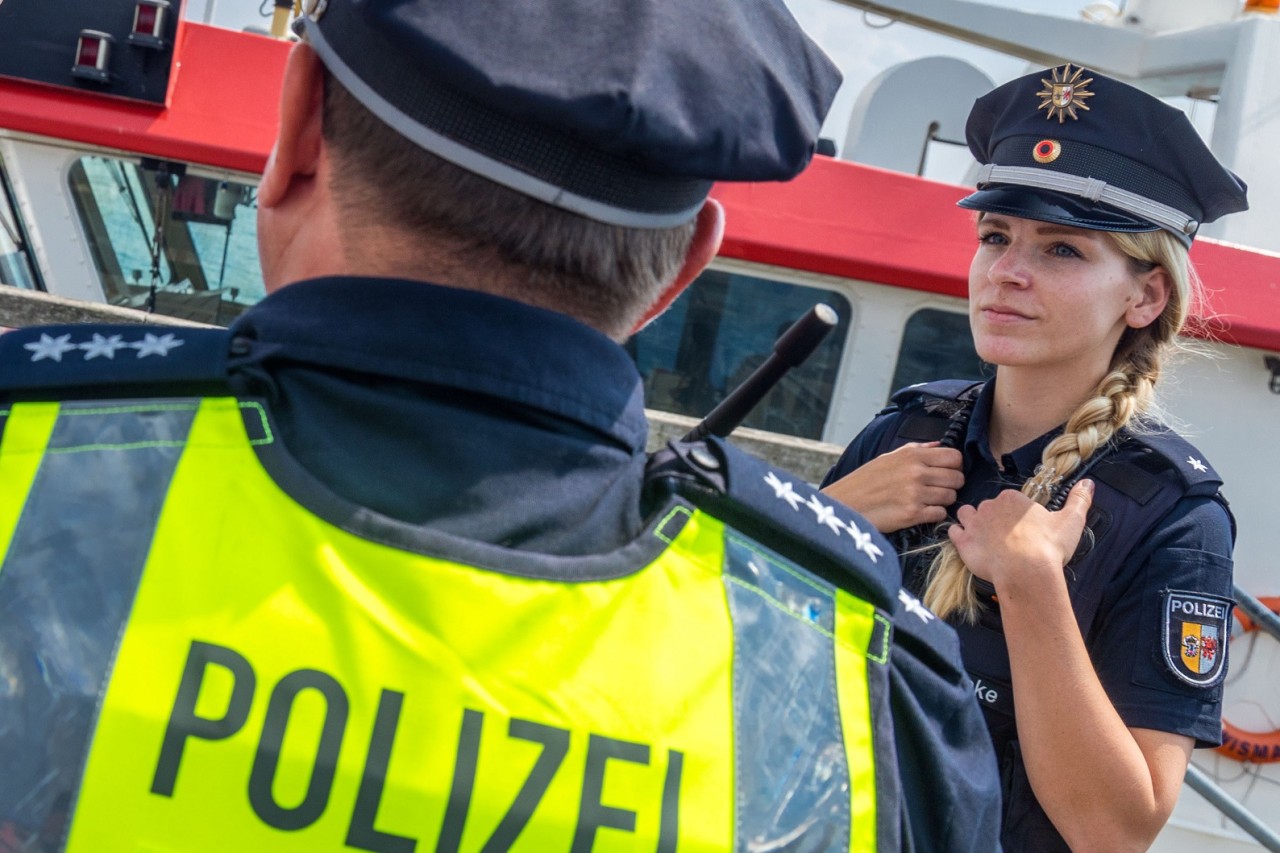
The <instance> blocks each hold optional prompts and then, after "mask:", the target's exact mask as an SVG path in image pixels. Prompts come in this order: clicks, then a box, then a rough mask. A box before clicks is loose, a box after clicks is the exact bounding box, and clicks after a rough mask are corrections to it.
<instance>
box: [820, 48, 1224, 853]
mask: <svg viewBox="0 0 1280 853" xmlns="http://www.w3.org/2000/svg"><path fill="white" fill-rule="evenodd" d="M967 137H968V143H969V147H970V150H971V151H972V152H973V154H974V155H975V157H977V159H978V161H979V163H980V164H982V167H981V172H980V176H979V182H978V191H977V192H975V193H973V194H972V195H970V196H968V197H967V198H965V199H963V200H962V201H961V202H960V206H961V207H965V208H969V209H971V210H976V211H979V214H978V216H977V239H978V247H977V251H976V253H975V255H974V259H973V262H972V265H971V268H970V273H969V287H970V294H969V297H970V323H971V327H972V330H973V336H974V342H975V345H976V348H977V351H978V353H979V355H980V356H981V357H982V358H983V359H984V360H985V361H987V362H989V363H991V364H994V365H995V366H996V369H995V378H994V379H993V380H992V381H990V382H987V383H985V384H984V385H980V386H978V385H973V384H972V383H956V382H940V383H930V384H926V385H924V386H917V387H913V388H910V389H906V390H905V391H903V392H900V393H899V394H897V395H896V396H895V397H894V405H893V406H891V407H890V408H889V409H887V410H886V411H885V412H883V413H882V414H881V415H880V416H879V417H877V418H876V419H875V420H874V421H873V422H872V423H871V424H870V425H869V426H868V427H867V428H866V429H865V430H864V431H863V432H862V433H861V434H860V435H859V436H858V437H857V438H856V439H855V440H854V441H853V443H852V444H851V445H850V446H849V448H848V450H847V451H846V452H845V454H844V456H843V457H842V459H841V460H840V462H839V463H838V464H837V465H836V467H835V468H834V469H833V470H832V471H831V472H830V474H829V475H828V477H827V479H826V483H825V484H824V486H825V487H826V491H827V492H828V493H829V494H831V495H833V496H836V497H839V498H841V499H842V500H844V501H845V502H847V503H849V504H850V505H852V506H855V507H857V508H859V509H860V510H861V511H862V512H863V513H864V514H865V515H867V516H868V518H869V519H871V520H872V521H873V523H876V524H877V526H879V527H880V528H881V530H882V531H884V532H895V531H896V536H897V538H898V542H897V543H896V544H898V545H899V546H903V547H906V548H908V549H909V547H910V546H911V545H913V544H915V545H919V544H921V543H920V536H921V535H928V534H932V535H933V537H934V541H935V542H937V547H936V548H924V549H917V551H916V552H915V554H914V556H908V558H907V562H908V566H907V569H908V572H907V584H908V587H909V588H911V589H914V590H915V591H917V592H920V593H922V594H923V596H924V598H925V601H926V603H927V604H928V605H929V606H931V607H932V608H933V609H934V610H935V611H936V612H937V613H938V614H939V615H940V616H943V617H944V618H946V619H948V620H949V621H951V622H953V623H955V624H957V626H958V627H959V629H960V631H961V643H962V649H963V653H964V658H965V665H966V668H967V669H968V670H969V671H970V674H971V675H972V676H973V678H974V681H975V685H976V688H977V693H978V697H979V699H980V700H981V701H982V703H983V706H984V711H985V713H986V715H987V723H988V728H989V729H990V731H991V734H992V738H993V741H994V743H995V746H996V749H997V753H998V756H999V759H1000V761H1001V767H1002V773H1003V783H1004V792H1005V805H1004V809H1005V813H1004V824H1003V830H1002V834H1003V841H1004V845H1005V849H1006V850H1015V851H1017V850H1035V851H1044V850H1056V849H1066V848H1067V847H1068V846H1070V847H1071V848H1075V849H1088V850H1129V849H1145V847H1146V846H1147V845H1148V844H1150V842H1151V840H1152V839H1153V838H1154V837H1155V835H1156V833H1157V832H1158V831H1159V830H1160V828H1161V826H1162V825H1163V824H1164V822H1165V821H1166V820H1167V818H1168V816H1169V814H1170V812H1171V810H1172V808H1173V805H1174V803H1175V801H1176V799H1177V793H1178V790H1179V787H1180V784H1181V781H1182V777H1183V774H1184V772H1185V770H1186V766H1187V762H1188V760H1189V757H1190V752H1191V749H1192V747H1193V746H1194V745H1196V744H1206V743H1210V744H1211V743H1216V742H1217V740H1218V738H1219V736H1220V724H1219V708H1220V698H1221V692H1220V691H1221V687H1220V685H1221V682H1222V678H1223V676H1224V674H1225V671H1226V654H1225V652H1226V650H1225V647H1224V646H1223V645H1222V643H1223V640H1224V638H1225V634H1226V630H1227V627H1228V620H1229V619H1230V609H1231V601H1230V598H1229V596H1230V594H1231V558H1230V555H1231V547H1232V521H1231V517H1230V514H1229V512H1228V510H1227V509H1226V506H1225V502H1224V501H1222V499H1221V498H1220V497H1219V495H1218V486H1219V485H1220V481H1219V479H1218V478H1217V476H1216V475H1215V474H1214V472H1213V469H1212V468H1211V467H1210V466H1209V465H1208V463H1207V462H1206V461H1205V460H1204V457H1203V456H1202V455H1201V454H1200V453H1199V452H1198V451H1196V449H1195V448H1194V447H1191V446H1190V445H1189V444H1187V443H1186V442H1185V441H1184V440H1183V439H1181V438H1180V437H1178V436H1177V435H1175V434H1174V433H1172V432H1171V431H1169V430H1168V429H1167V428H1166V427H1164V426H1163V425H1161V424H1160V423H1159V422H1158V421H1156V420H1155V419H1154V418H1153V417H1152V416H1151V415H1150V412H1151V410H1152V408H1153V392H1154V388H1155V385H1156V382H1157V380H1158V378H1159V376H1160V372H1161V367H1162V362H1163V360H1164V358H1165V355H1166V353H1167V352H1168V351H1169V350H1171V349H1173V348H1175V347H1176V346H1177V335H1178V333H1179V331H1180V330H1181V329H1182V327H1183V323H1184V321H1185V319H1186V317H1187V314H1188V310H1189V309H1190V308H1191V307H1192V306H1193V305H1194V297H1195V282H1196V280H1195V277H1194V273H1193V271H1192V270H1191V268H1190V267H1189V265H1188V258H1187V249H1188V248H1189V246H1190V243H1191V240H1192V237H1193V236H1194V234H1195V232H1196V230H1197V228H1198V227H1199V224H1200V223H1201V222H1204V221H1210V220H1213V219H1215V218H1217V217H1219V216H1220V215H1222V214H1225V213H1230V212H1233V211H1238V210H1242V209H1244V208H1245V207H1246V203H1245V188H1244V185H1243V184H1242V183H1241V182H1240V181H1239V180H1238V179H1237V178H1236V177H1235V176H1234V175H1232V174H1231V173H1230V172H1229V171H1227V170H1226V169H1224V168H1223V167H1222V166H1221V165H1220V164H1219V163H1218V162H1217V161H1216V160H1215V159H1214V157H1213V155H1212V154H1211V153H1210V152H1209V151H1208V150H1207V148H1206V147H1205V146H1204V144H1203V142H1202V141H1201V140H1200V138H1199V136H1198V135H1197V133H1196V131H1195V129H1194V128H1193V127H1192V125H1191V124H1190V123H1189V122H1188V121H1187V119H1186V117H1185V116H1184V115H1183V114H1182V113H1181V112H1179V111H1178V110H1176V109H1174V108H1172V107H1169V106H1167V105H1165V104H1163V103H1162V102H1160V101H1159V100H1157V99H1155V98H1153V97H1151V96H1149V95H1147V94H1145V93H1143V92H1141V91H1139V90H1137V89H1134V88H1132V87H1130V86H1127V85H1125V84H1122V83H1119V82H1117V81H1114V80H1110V79H1107V78H1105V77H1103V76H1101V75H1098V74H1095V73H1093V72H1091V71H1087V70H1085V69H1082V68H1077V67H1073V66H1071V65H1067V66H1063V67H1060V68H1056V69H1052V70H1051V71H1045V72H1043V73H1036V74H1030V75H1027V76H1025V77H1023V78H1021V79H1018V80H1014V81H1012V82H1010V83H1007V84H1005V85H1003V86H1000V87H998V88H997V89H995V90H994V91H992V92H990V93H988V94H987V95H985V96H983V97H982V98H980V99H979V100H978V101H977V102H976V104H975V105H974V109H973V111H972V113H971V114H970V117H969V122H968V127H967ZM1059 509H1060V511H1057V512H1054V511H1052V510H1059ZM948 516H949V517H950V518H951V519H952V520H953V521H954V523H953V524H951V525H950V526H949V527H947V528H946V532H945V535H942V534H941V533H940V532H939V533H935V531H940V530H941V528H922V527H914V528H913V526H915V525H924V524H931V523H934V522H939V521H942V520H943V519H944V518H946V517H948ZM1086 522H1087V523H1086ZM1082 531H1084V535H1083V536H1082V535H1081V534H1082ZM1064 567H1065V571H1064ZM1015 709H1016V712H1015Z"/></svg>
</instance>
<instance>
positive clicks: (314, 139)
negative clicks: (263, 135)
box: [258, 42, 324, 208]
mask: <svg viewBox="0 0 1280 853" xmlns="http://www.w3.org/2000/svg"><path fill="white" fill-rule="evenodd" d="M323 108H324V72H323V68H322V66H321V64H320V58H319V57H317V56H316V53H315V51H314V50H312V49H311V47H310V46H309V45H307V44H306V43H304V42H298V43H297V44H295V45H294V46H293V50H292V51H290V52H289V58H288V60H287V61H286V63H285V67H284V80H283V83H282V85H281V88H280V130H279V131H278V133H277V134H276V144H275V147H273V148H272V149H271V156H270V157H269V158H268V159H267V166H266V169H265V170H264V171H263V173H262V181H261V183H259V184H258V205H259V207H266V208H273V207H278V206H279V205H281V204H282V203H283V202H285V201H286V200H288V198H289V194H290V189H291V188H292V187H293V185H294V179H295V178H311V177H313V176H314V175H315V172H316V165H317V163H318V161H319V157H320V149H321V144H322V140H323V137H322V113H323Z"/></svg>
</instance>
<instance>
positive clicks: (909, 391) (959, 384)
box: [889, 379, 984, 408]
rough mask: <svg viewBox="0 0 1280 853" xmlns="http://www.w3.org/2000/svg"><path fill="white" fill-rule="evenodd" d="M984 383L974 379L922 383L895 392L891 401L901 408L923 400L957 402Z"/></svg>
mask: <svg viewBox="0 0 1280 853" xmlns="http://www.w3.org/2000/svg"><path fill="white" fill-rule="evenodd" d="M983 384H984V383H982V382H977V381H974V380H972V379H939V380H938V381H936V382H921V383H919V384H916V385H908V386H907V387H906V388H902V389H899V390H898V391H895V392H894V394H893V396H892V397H890V398H889V399H890V400H891V401H892V402H893V403H894V404H896V405H897V406H898V407H899V408H901V407H905V406H906V405H907V404H908V403H912V402H914V401H916V400H922V399H934V400H949V401H957V400H961V399H964V398H966V396H967V395H968V394H970V393H973V392H974V391H975V390H976V389H977V388H980V387H982V385H983Z"/></svg>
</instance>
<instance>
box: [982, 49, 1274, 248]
mask: <svg viewBox="0 0 1280 853" xmlns="http://www.w3.org/2000/svg"><path fill="white" fill-rule="evenodd" d="M965 135H966V138H967V140H968V143H969V150H970V151H972V152H973V156H974V157H975V158H977V160H978V163H979V164H980V165H981V168H980V170H979V173H978V191H977V192H975V193H973V194H972V195H970V196H967V197H966V198H964V199H962V200H961V201H960V202H959V204H960V206H961V207H967V208H970V209H973V210H982V211H987V212H990V213H1006V214H1009V215H1012V216H1021V217H1025V218H1027V219H1036V220H1042V221H1045V222H1056V223H1059V224H1063V225H1072V226H1075V227H1077V228H1088V229H1092V230H1098V231H1130V232H1136V231H1155V230H1157V229H1161V228H1163V229H1165V230H1166V231H1169V232H1170V233H1172V234H1174V235H1175V236H1176V237H1178V239H1179V240H1181V241H1182V242H1183V244H1184V245H1188V246H1189V245H1190V244H1191V239H1192V238H1193V237H1194V236H1195V233H1196V230H1197V229H1198V228H1199V227H1200V224H1201V223H1203V222H1212V221H1213V220H1215V219H1217V218H1218V217H1220V216H1223V215H1224V214H1227V213H1234V212H1236V211H1239V210H1245V209H1246V208H1248V206H1249V205H1248V202H1247V201H1246V199H1245V189H1246V188H1245V185H1244V182H1243V181H1241V180H1240V179H1239V178H1237V177H1236V176H1235V175H1233V174H1232V173H1231V172H1230V171H1228V170H1227V169H1225V168H1223V166H1222V164H1221V163H1219V162H1218V161H1217V159H1216V158H1215V157H1214V156H1213V154H1212V152H1210V151H1209V149H1208V147H1207V146H1206V145H1205V144H1204V141H1203V140H1202V139H1201V138H1200V134H1199V133H1197V132H1196V129H1195V127H1193V126H1192V124H1191V122H1190V121H1188V119H1187V117H1186V115H1184V114H1183V112H1182V111H1181V110H1179V109H1176V108H1175V107H1171V106H1169V105H1168V104H1166V103H1164V102H1163V101H1161V100H1159V99H1158V98H1155V97H1153V96H1151V95H1149V94H1147V93H1146V92H1143V91H1142V90H1140V89H1136V88H1134V87H1133V86H1129V85H1127V84H1125V83H1121V82H1119V81H1118V80H1112V79H1110V78H1108V77H1104V76H1103V75H1101V74H1097V73H1095V72H1093V71H1089V70H1088V69H1085V68H1081V67H1079V66H1073V65H1070V64H1068V65H1064V66H1059V67H1057V68H1051V69H1047V70H1045V71H1041V72H1037V73H1034V74H1028V75H1026V76H1025V77H1021V78H1019V79H1017V80H1013V81H1010V82H1008V83H1005V84H1004V85H1003V86H999V87H997V88H995V89H993V90H992V91H990V92H988V93H987V94H986V95H983V96H982V97H981V98H979V99H978V100H977V101H976V102H975V103H974V105H973V110H972V111H971V112H970V113H969V121H968V124H967V125H966V127H965Z"/></svg>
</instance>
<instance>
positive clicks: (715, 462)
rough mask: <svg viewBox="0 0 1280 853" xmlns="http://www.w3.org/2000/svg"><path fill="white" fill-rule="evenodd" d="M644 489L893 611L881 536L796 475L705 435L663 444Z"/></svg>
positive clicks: (892, 575) (895, 577)
mask: <svg viewBox="0 0 1280 853" xmlns="http://www.w3.org/2000/svg"><path fill="white" fill-rule="evenodd" d="M645 479H646V488H647V489H652V488H655V487H660V488H666V489H668V490H670V491H674V492H676V493H677V494H679V495H681V496H682V497H684V498H685V499H687V500H689V501H690V502H691V503H693V504H694V505H695V506H697V507H698V508H699V509H702V510H704V511H706V512H707V513H709V514H710V515H712V516H714V517H715V518H718V519H720V520H721V521H723V522H725V523H726V524H728V525H729V526H730V527H733V528H734V529H736V530H739V531H741V532H742V533H744V534H746V535H747V536H750V537H751V538H752V539H754V540H756V541H757V542H759V543H760V544H761V545H764V546H766V547H768V548H771V549H772V550H774V551H777V552H778V553H779V554H781V555H783V556H784V557H787V558H788V559H790V560H793V561H795V562H796V563H798V564H800V565H802V566H804V567H805V568H807V569H809V570H810V571H813V572H814V574H816V575H818V576H819V577H822V578H823V579H825V580H827V581H829V582H831V583H833V584H835V585H836V586H838V587H840V588H842V589H845V590H847V591H849V592H852V593H854V594H856V595H858V596H859V597H861V598H863V599H864V600H866V601H868V602H870V603H871V604H873V605H875V606H876V607H878V608H880V609H881V610H885V611H892V610H893V609H894V605H895V603H896V601H897V595H898V589H899V587H900V586H901V583H902V570H901V568H900V567H899V565H898V560H897V558H896V556H895V554H894V551H893V549H892V547H891V546H890V545H889V543H888V542H887V541H886V540H885V538H884V537H883V536H882V535H881V534H880V532H879V531H877V530H876V529H875V528H874V527H872V526H871V525H870V524H869V523H867V522H866V521H865V520H863V519H862V518H860V517H858V516H857V515H856V514H855V513H854V512H853V511H852V510H850V509H848V508H846V507H845V506H844V505H843V504H841V503H839V502H838V501H834V500H831V499H830V498H827V497H826V496H824V495H822V494H821V493H819V492H818V491H817V489H815V488H813V487H812V486H810V485H809V484H808V483H805V482H804V481H802V480H801V479H799V478H798V477H796V476H794V475H792V474H789V473H787V472H785V471H782V470H780V469H777V468H774V467H772V466H770V465H768V464H767V463H765V462H762V461H760V460H758V459H756V458H755V457H753V456H750V455H748V454H746V453H744V452H742V451H741V450H739V449H738V448H736V447H734V446H733V445H731V444H728V443H726V442H724V441H722V440H720V439H718V438H715V437H714V436H713V437H710V438H708V439H707V440H706V441H701V442H694V443H690V444H685V443H683V442H675V441H673V442H670V443H669V444H668V445H667V446H666V447H665V448H663V449H661V450H659V451H657V452H656V453H654V454H653V455H652V456H651V457H650V459H649V466H648V471H647V472H646V478H645Z"/></svg>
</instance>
